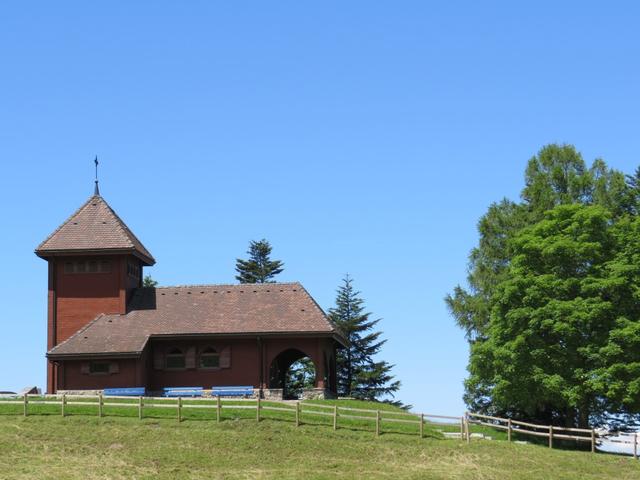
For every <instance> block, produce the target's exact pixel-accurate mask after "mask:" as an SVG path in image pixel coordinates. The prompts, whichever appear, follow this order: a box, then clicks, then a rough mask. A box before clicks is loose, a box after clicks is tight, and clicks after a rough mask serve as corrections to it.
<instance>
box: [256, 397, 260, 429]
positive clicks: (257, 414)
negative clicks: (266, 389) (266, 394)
mask: <svg viewBox="0 0 640 480" xmlns="http://www.w3.org/2000/svg"><path fill="white" fill-rule="evenodd" d="M259 421H260V394H259V393H258V401H257V402H256V422H259Z"/></svg>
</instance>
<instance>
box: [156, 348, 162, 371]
mask: <svg viewBox="0 0 640 480" xmlns="http://www.w3.org/2000/svg"><path fill="white" fill-rule="evenodd" d="M153 368H154V369H155V370H162V369H163V368H164V355H162V350H161V349H160V348H158V347H156V348H154V349H153Z"/></svg>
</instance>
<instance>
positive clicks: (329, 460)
mask: <svg viewBox="0 0 640 480" xmlns="http://www.w3.org/2000/svg"><path fill="white" fill-rule="evenodd" d="M12 408H13V406H9V405H0V478H3V479H4V478H6V479H22V478H24V479H27V478H28V479H31V478H60V479H84V478H96V479H124V478H149V479H151V478H160V479H173V478H183V479H196V478H197V479H201V478H247V479H249V478H250V479H256V478H278V479H282V478H362V477H369V478H421V479H431V478H434V479H450V478H456V479H492V478H499V479H528V478H531V479H536V480H539V479H568V478H576V479H578V478H580V479H603V478H615V479H620V480H622V479H637V478H640V462H637V461H633V460H632V459H630V458H626V457H624V458H623V457H616V456H611V455H603V454H595V455H592V454H589V453H585V452H576V451H563V450H549V449H548V448H544V447H541V446H535V445H518V444H509V443H507V442H502V441H480V440H478V441H474V442H472V444H471V445H467V444H465V443H463V442H461V441H459V440H444V439H442V437H441V436H440V435H439V434H438V433H437V432H435V431H431V430H429V431H428V432H426V433H427V437H426V438H424V439H422V440H421V439H419V438H418V436H417V435H409V434H408V433H410V432H409V430H402V429H400V430H397V431H396V433H384V434H383V435H381V436H380V437H377V438H376V436H375V435H374V434H373V433H372V432H371V425H370V424H369V425H368V426H367V425H358V424H356V423H354V424H349V423H346V420H345V423H344V427H343V428H340V429H338V431H335V432H334V431H333V430H332V428H331V427H330V426H329V424H330V422H331V419H330V418H328V419H326V420H325V419H323V418H320V419H313V418H310V416H309V418H304V417H303V421H304V422H306V423H304V424H303V425H302V426H300V427H296V426H295V424H293V423H292V422H291V421H290V420H286V419H285V418H284V417H283V416H279V415H280V413H279V412H268V413H267V412H265V415H263V417H264V420H263V421H262V422H260V423H256V421H255V412H251V411H250V410H246V411H244V412H243V411H238V412H231V411H227V412H225V414H224V419H223V421H222V422H220V423H216V422H215V421H211V419H207V420H206V421H205V413H204V412H201V411H191V412H189V413H187V414H186V415H185V418H186V420H185V421H184V422H182V423H178V422H177V421H176V420H175V418H145V419H143V420H142V421H140V420H138V419H137V418H136V417H135V416H133V415H135V412H131V413H132V416H124V415H128V414H127V413H122V412H123V410H120V412H121V413H120V415H122V416H117V417H116V416H111V414H112V413H116V412H109V415H110V416H108V417H105V418H97V417H96V416H87V415H84V413H88V412H87V411H83V410H82V409H85V408H86V409H89V408H91V407H68V410H69V413H70V414H71V416H69V417H66V418H62V417H60V416H59V414H55V411H52V412H48V413H51V415H33V416H29V417H26V418H24V417H21V416H17V415H8V413H10V411H12V410H11V409H12ZM32 408H34V409H35V408H36V407H35V406H33V407H32ZM38 408H49V407H48V406H47V407H44V406H42V407H38ZM72 408H74V409H76V410H75V411H73V410H72ZM365 408H366V407H365ZM114 410H115V409H114ZM167 410H169V409H165V410H162V409H158V411H159V412H164V413H162V415H165V414H169V413H171V412H170V411H167ZM3 413H4V414H3ZM42 413H45V412H42ZM80 413H82V414H83V415H79V414H80ZM185 413H186V412H185ZM209 413H210V412H209ZM282 415H287V413H284V412H282ZM310 422H312V423H310ZM402 427H406V428H413V426H412V425H406V426H404V425H402ZM394 428H395V426H394ZM383 431H385V432H386V431H387V429H386V428H385V429H384V430H383ZM394 431H395V430H394Z"/></svg>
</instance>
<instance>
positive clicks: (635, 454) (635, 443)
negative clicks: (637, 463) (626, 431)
mask: <svg viewBox="0 0 640 480" xmlns="http://www.w3.org/2000/svg"><path fill="white" fill-rule="evenodd" d="M633 458H635V459H636V460H637V459H638V434H637V433H634V434H633Z"/></svg>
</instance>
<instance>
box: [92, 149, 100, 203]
mask: <svg viewBox="0 0 640 480" xmlns="http://www.w3.org/2000/svg"><path fill="white" fill-rule="evenodd" d="M93 162H94V163H95V164H96V186H95V188H94V189H93V194H94V195H95V196H97V197H99V196H100V189H99V188H98V156H97V155H96V158H95V160H94V161H93Z"/></svg>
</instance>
